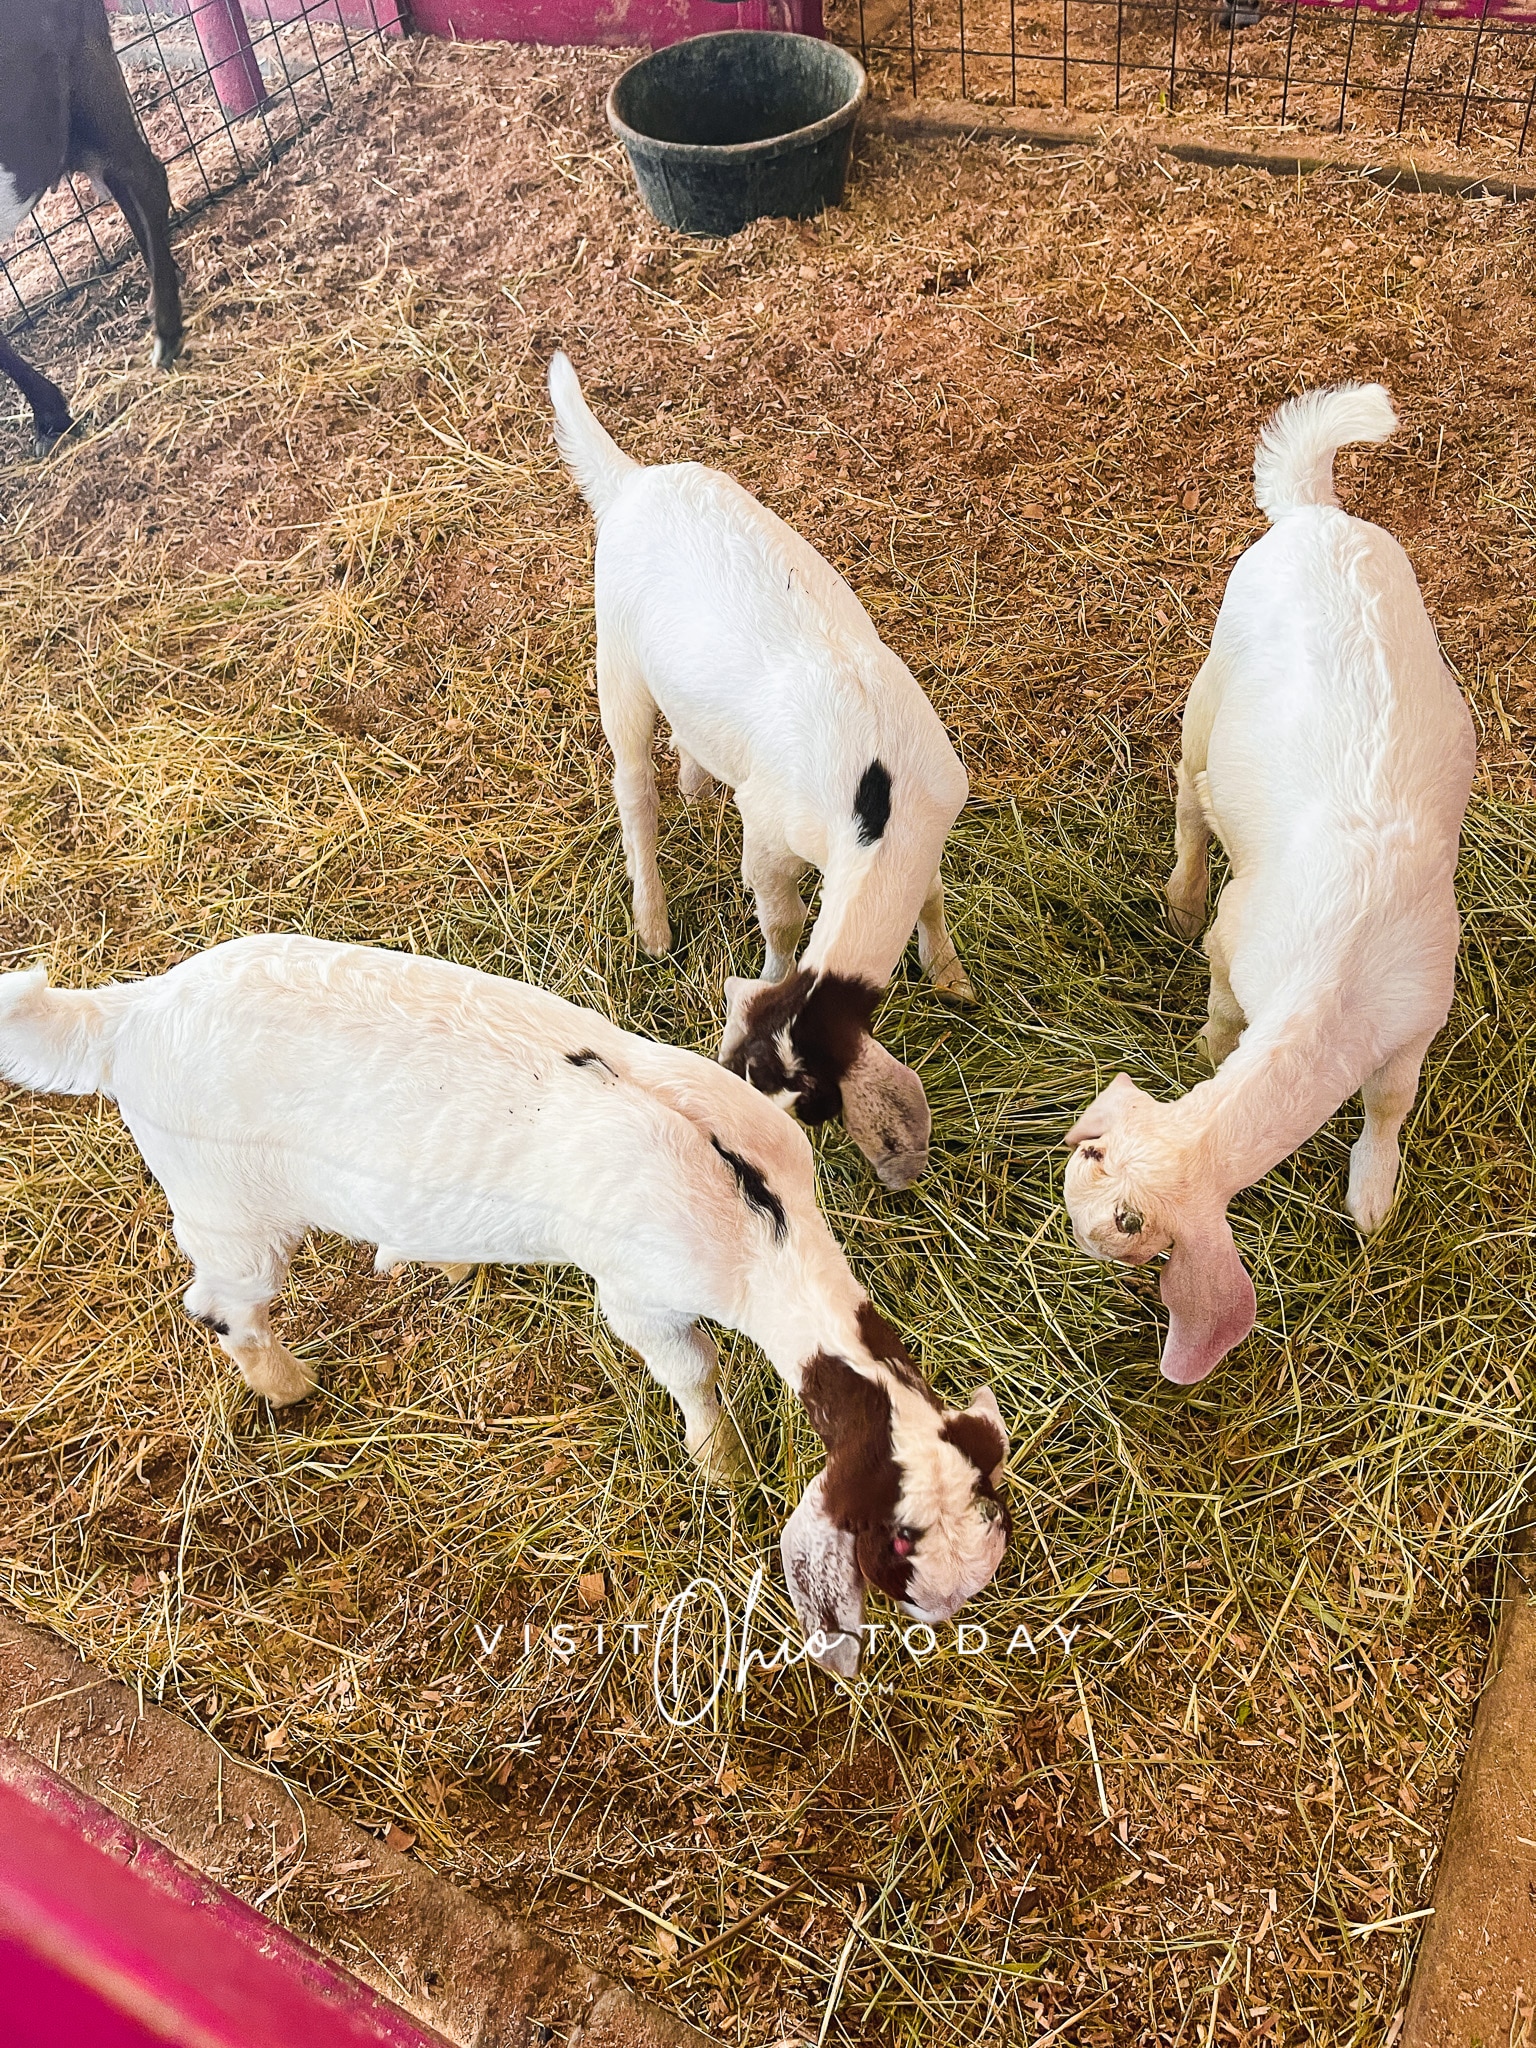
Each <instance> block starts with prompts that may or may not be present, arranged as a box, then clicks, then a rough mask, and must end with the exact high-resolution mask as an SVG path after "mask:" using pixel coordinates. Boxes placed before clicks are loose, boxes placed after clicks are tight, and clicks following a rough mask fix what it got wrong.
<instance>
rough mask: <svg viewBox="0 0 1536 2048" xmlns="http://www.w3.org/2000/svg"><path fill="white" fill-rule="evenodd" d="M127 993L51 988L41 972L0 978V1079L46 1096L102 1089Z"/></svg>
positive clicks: (34, 970)
mask: <svg viewBox="0 0 1536 2048" xmlns="http://www.w3.org/2000/svg"><path fill="white" fill-rule="evenodd" d="M128 993H129V991H128V990H126V989H73V988H50V987H49V986H48V970H47V969H46V968H45V967H27V968H24V969H22V970H21V972H20V973H16V974H0V1077H3V1078H4V1079H5V1080H7V1081H15V1082H17V1083H19V1084H20V1086H21V1087H23V1088H38V1089H41V1090H42V1091H43V1092H44V1093H45V1094H48V1095H92V1094H94V1093H95V1092H96V1091H97V1090H98V1089H104V1088H106V1087H107V1086H108V1083H109V1080H110V1075H111V1065H112V1041H113V1040H114V1038H115V1037H116V1036H117V1026H118V1023H119V1020H120V1018H121V1015H122V1008H123V1005H122V1000H121V999H122V997H124V996H126V995H127V994H128ZM114 996H116V997H117V998H118V1001H116V1002H114V1001H113V1000H112V998H113V997H114Z"/></svg>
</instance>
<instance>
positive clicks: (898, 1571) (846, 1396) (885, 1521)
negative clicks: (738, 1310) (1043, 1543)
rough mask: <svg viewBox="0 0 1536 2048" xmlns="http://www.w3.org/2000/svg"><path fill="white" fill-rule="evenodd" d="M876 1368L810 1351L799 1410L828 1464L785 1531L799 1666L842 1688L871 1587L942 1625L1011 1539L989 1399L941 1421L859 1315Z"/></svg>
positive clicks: (921, 1384) (1000, 1436) (896, 1346)
mask: <svg viewBox="0 0 1536 2048" xmlns="http://www.w3.org/2000/svg"><path fill="white" fill-rule="evenodd" d="M860 1320H861V1325H864V1324H866V1323H867V1324H868V1325H869V1326H871V1327H872V1328H873V1329H875V1330H876V1331H877V1332H878V1339H877V1341H878V1342H879V1344H880V1352H881V1360H882V1363H881V1364H877V1365H876V1366H874V1367H872V1368H866V1369H864V1370H860V1369H859V1368H857V1367H855V1366H853V1365H850V1364H849V1362H848V1361H847V1359H845V1358H839V1357H837V1356H835V1355H833V1354H832V1353H830V1352H826V1351H820V1352H818V1353H817V1354H816V1356H815V1357H814V1358H813V1359H811V1361H810V1363H809V1364H808V1365H807V1366H806V1368H805V1371H804V1375H803V1378H802V1381H801V1388H800V1397H801V1399H802V1400H803V1401H804V1403H805V1406H806V1411H807V1413H808V1414H809V1416H810V1419H811V1423H812V1426H813V1427H814V1428H815V1430H816V1433H817V1435H818V1436H819V1437H820V1438H821V1439H822V1441H823V1443H825V1445H826V1447H827V1462H826V1464H825V1466H824V1467H823V1468H822V1470H821V1471H820V1472H818V1473H817V1475H816V1477H815V1478H814V1479H813V1480H812V1481H811V1483H810V1485H809V1486H808V1487H807V1488H806V1489H805V1492H804V1494H803V1495H802V1496H801V1499H800V1504H799V1506H798V1507H797V1508H796V1509H795V1511H794V1513H793V1514H792V1515H791V1516H790V1518H789V1520H788V1521H787V1522H786V1523H785V1525H784V1532H783V1535H782V1537H781V1538H780V1550H781V1552H782V1555H783V1559H784V1577H785V1580H786V1582H787V1584H788V1586H789V1593H790V1598H791V1599H792V1600H793V1601H794V1604H795V1612H796V1613H797V1614H798V1615H799V1617H800V1623H801V1626H802V1627H803V1628H804V1630H805V1632H806V1636H807V1638H808V1640H809V1642H810V1645H811V1648H810V1654H811V1655H812V1656H813V1657H814V1659H815V1661H816V1662H817V1663H819V1664H821V1665H822V1666H824V1668H825V1669H827V1670H828V1671H834V1672H836V1673H837V1674H838V1675H839V1676H840V1677H843V1678H852V1677H853V1676H854V1674H855V1672H857V1670H858V1668H859V1655H860V1651H861V1649H862V1647H863V1636H862V1630H863V1625H864V1598H865V1594H866V1592H867V1590H868V1588H870V1587H871V1586H873V1587H875V1588H876V1589H877V1590H878V1591H880V1592H882V1593H884V1594H885V1595H886V1596H887V1598H888V1599H890V1600H892V1601H894V1602H895V1604H896V1605H897V1606H898V1607H899V1608H901V1610H902V1611H903V1612H904V1613H906V1614H908V1615H910V1616H911V1617H912V1619H913V1620H914V1621H922V1622H929V1623H933V1622H941V1621H947V1620H948V1619H949V1617H950V1616H951V1615H952V1614H954V1613H955V1612H956V1610H957V1609H958V1608H960V1607H962V1606H963V1605H964V1604H965V1602H966V1601H967V1600H969V1599H970V1598H971V1596H972V1595H973V1594H975V1593H979V1592H980V1590H981V1588H982V1587H983V1586H985V1585H986V1583H987V1581H988V1580H989V1579H990V1578H991V1577H992V1575H993V1573H994V1572H995V1571H996V1570H997V1568H998V1565H999V1564H1000V1563H1001V1562H1002V1557H1003V1552H1004V1550H1005V1549H1006V1548H1007V1545H1008V1538H1009V1535H1010V1533H1011V1523H1010V1520H1009V1516H1008V1510H1007V1508H1006V1507H1005V1506H1004V1504H1003V1502H1002V1499H1001V1498H1000V1496H999V1493H998V1487H999V1485H1000V1484H1001V1481H1002V1476H1003V1464H1004V1461H1005V1459H1006V1458H1007V1456H1008V1438H1007V1433H1006V1431H1005V1430H1004V1428H1003V1419H1002V1416H1001V1414H1000V1413H999V1412H998V1406H997V1402H996V1400H995V1399H994V1397H993V1394H992V1390H991V1388H990V1387H980V1388H978V1389H977V1391H976V1393H975V1394H974V1395H972V1397H971V1402H970V1406H969V1407H967V1408H963V1409H957V1408H946V1407H944V1405H943V1404H942V1403H941V1402H940V1401H939V1399H938V1397H937V1396H936V1395H935V1394H934V1392H933V1390H932V1389H931V1388H930V1387H929V1386H928V1385H927V1384H926V1382H925V1381H924V1380H923V1379H922V1378H921V1376H920V1375H919V1374H918V1372H917V1370H916V1368H915V1367H914V1366H913V1365H912V1363H911V1361H910V1360H909V1359H908V1358H907V1356H906V1353H905V1352H904V1351H903V1350H902V1349H901V1346H900V1342H899V1340H897V1339H896V1336H895V1332H894V1331H892V1330H891V1329H890V1328H889V1325H886V1324H883V1323H882V1322H881V1320H880V1318H879V1317H877V1316H875V1315H874V1312H873V1310H871V1309H869V1308H868V1307H867V1306H866V1309H865V1310H864V1311H863V1312H862V1313H861V1318H860Z"/></svg>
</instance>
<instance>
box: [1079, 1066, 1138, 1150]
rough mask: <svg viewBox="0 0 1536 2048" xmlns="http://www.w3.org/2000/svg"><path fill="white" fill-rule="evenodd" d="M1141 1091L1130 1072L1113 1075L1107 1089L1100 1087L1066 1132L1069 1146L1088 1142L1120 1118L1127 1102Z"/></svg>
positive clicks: (1102, 1133)
mask: <svg viewBox="0 0 1536 2048" xmlns="http://www.w3.org/2000/svg"><path fill="white" fill-rule="evenodd" d="M1140 1093H1141V1090H1140V1089H1139V1088H1138V1087H1137V1086H1136V1083H1135V1082H1134V1081H1133V1080H1132V1079H1131V1077H1130V1075H1129V1074H1116V1076H1115V1078H1114V1079H1113V1081H1111V1082H1110V1084H1109V1086H1108V1087H1107V1088H1101V1089H1100V1090H1099V1092H1098V1094H1097V1095H1095V1097H1094V1098H1093V1100H1092V1102H1090V1103H1089V1105H1088V1107H1087V1108H1086V1109H1085V1110H1084V1111H1083V1113H1082V1115H1081V1116H1080V1117H1079V1118H1078V1120H1077V1122H1076V1123H1075V1124H1074V1125H1073V1126H1072V1128H1071V1130H1070V1131H1068V1133H1067V1135H1066V1138H1065V1141H1064V1142H1065V1143H1066V1144H1068V1145H1087V1144H1091V1143H1092V1141H1093V1140H1094V1139H1095V1138H1102V1137H1103V1136H1104V1134H1105V1133H1106V1131H1108V1130H1109V1129H1110V1128H1111V1127H1112V1126H1113V1125H1115V1124H1117V1123H1118V1122H1119V1121H1120V1118H1121V1117H1122V1116H1123V1115H1124V1113H1125V1109H1126V1106H1127V1104H1128V1103H1130V1102H1131V1101H1132V1100H1133V1099H1134V1098H1135V1097H1136V1096H1138V1095H1139V1094H1140Z"/></svg>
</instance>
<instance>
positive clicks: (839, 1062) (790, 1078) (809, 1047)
mask: <svg viewBox="0 0 1536 2048" xmlns="http://www.w3.org/2000/svg"><path fill="white" fill-rule="evenodd" d="M879 993H880V991H879V990H878V989H877V988H875V987H874V986H873V985H872V984H871V983H869V982H867V981H858V980H854V979H851V978H848V977H845V976H843V975H838V974H821V975H818V974H816V973H815V972H814V970H812V969H811V968H808V967H802V968H801V969H800V970H799V971H798V972H797V973H795V974H792V975H790V977H789V979H788V980H787V981H746V980H742V979H739V978H738V977H736V976H734V975H733V976H731V977H730V978H729V979H728V980H727V982H726V984H725V1000H726V1024H725V1032H724V1035H723V1037H722V1038H721V1041H720V1064H721V1065H722V1066H724V1067H729V1068H730V1070H731V1072H732V1073H733V1074H740V1075H741V1077H742V1079H743V1080H745V1081H750V1082H751V1083H752V1086H753V1087H754V1088H756V1089H757V1091H758V1093H759V1094H761V1095H767V1096H770V1097H771V1098H772V1099H773V1100H774V1101H775V1102H778V1103H780V1104H782V1106H783V1107H784V1108H786V1109H792V1110H794V1112H795V1114H796V1115H797V1116H798V1117H799V1118H800V1120H801V1122H802V1123H807V1124H820V1123H826V1122H828V1121H829V1120H830V1119H831V1118H833V1117H837V1116H841V1118H842V1119H843V1122H844V1123H845V1124H846V1125H847V1128H848V1135H849V1137H850V1138H852V1139H853V1141H854V1143H855V1144H856V1145H857V1146H858V1148H859V1150H860V1151H861V1152H862V1153H863V1154H864V1157H865V1158H866V1159H867V1160H868V1161H869V1163H870V1165H871V1166H873V1168H874V1169H875V1172H876V1173H877V1174H878V1175H879V1177H880V1179H881V1180H882V1181H884V1183H885V1185H886V1186H887V1187H888V1188H905V1187H910V1186H911V1184H912V1182H913V1181H915V1180H916V1179H917V1178H918V1176H919V1175H920V1174H921V1173H922V1172H923V1171H924V1170H925V1169H926V1167H927V1164H928V1139H929V1136H930V1133H931V1131H932V1129H933V1117H932V1115H931V1113H930V1111H929V1108H928V1098H927V1096H926V1095H925V1094H924V1092H923V1084H922V1082H921V1080H920V1079H919V1078H918V1076H917V1075H916V1074H915V1073H914V1072H913V1071H912V1069H911V1068H910V1067H905V1066H903V1065H902V1063H901V1061H900V1060H898V1059H896V1058H895V1057H894V1056H893V1055H892V1054H890V1053H888V1052H887V1051H886V1049H885V1047H884V1046H883V1045H881V1044H880V1042H879V1040H878V1039H877V1038H876V1037H875V1036H874V1034H873V1032H872V1031H871V1030H870V1020H871V1018H872V1017H873V1015H874V1009H875V1003H876V1001H877V1000H878V997H879Z"/></svg>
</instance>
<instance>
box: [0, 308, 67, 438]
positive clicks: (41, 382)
mask: <svg viewBox="0 0 1536 2048" xmlns="http://www.w3.org/2000/svg"><path fill="white" fill-rule="evenodd" d="M0 373H3V374H4V375H5V376H7V377H9V378H10V380H11V382H12V383H13V384H14V385H15V386H16V387H17V389H18V390H19V391H20V393H21V395H22V397H23V398H24V399H25V400H26V401H27V403H28V405H30V406H31V408H32V425H33V429H34V431H35V433H36V435H37V443H36V445H37V452H38V454H39V455H46V454H47V453H48V450H49V449H50V448H51V447H52V446H53V444H54V442H55V441H59V440H62V439H63V437H64V435H66V434H67V433H68V432H69V430H70V428H71V427H72V426H73V425H74V421H73V420H72V419H71V418H70V416H69V401H68V399H67V398H66V397H65V396H64V394H63V392H62V391H61V390H60V389H59V387H58V385H57V384H55V383H53V382H52V381H51V380H50V379H49V378H47V377H45V376H44V375H43V373H42V371H41V370H34V369H33V367H32V365H31V364H30V363H29V362H27V361H26V360H25V358H23V357H22V356H19V355H17V353H16V351H15V349H13V348H12V347H11V345H10V343H9V342H8V341H7V340H6V338H5V336H4V335H3V334H0Z"/></svg>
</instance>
